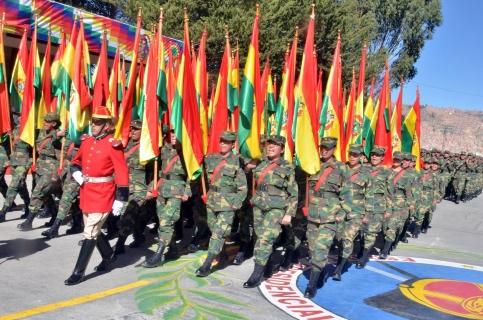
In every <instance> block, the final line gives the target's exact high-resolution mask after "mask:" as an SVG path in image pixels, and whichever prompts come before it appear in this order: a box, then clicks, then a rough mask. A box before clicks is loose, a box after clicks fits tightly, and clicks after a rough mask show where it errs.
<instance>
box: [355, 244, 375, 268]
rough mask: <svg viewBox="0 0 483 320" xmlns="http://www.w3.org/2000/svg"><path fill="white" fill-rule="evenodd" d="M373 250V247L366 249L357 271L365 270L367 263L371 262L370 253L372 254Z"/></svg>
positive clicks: (357, 265)
mask: <svg viewBox="0 0 483 320" xmlns="http://www.w3.org/2000/svg"><path fill="white" fill-rule="evenodd" d="M371 250H372V247H370V248H367V249H366V248H364V253H363V254H362V257H361V258H360V259H359V260H358V261H357V263H356V268H357V269H364V267H365V266H366V264H367V262H368V261H369V253H370V252H371Z"/></svg>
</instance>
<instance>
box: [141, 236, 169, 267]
mask: <svg viewBox="0 0 483 320" xmlns="http://www.w3.org/2000/svg"><path fill="white" fill-rule="evenodd" d="M165 248H166V245H165V244H164V242H163V241H159V243H158V249H157V250H156V252H155V253H154V254H153V255H152V256H150V257H149V258H147V259H146V261H144V262H143V267H145V268H155V267H158V266H160V265H161V264H162V263H163V254H164V249H165Z"/></svg>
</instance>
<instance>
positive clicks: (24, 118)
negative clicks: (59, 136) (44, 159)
mask: <svg viewBox="0 0 483 320" xmlns="http://www.w3.org/2000/svg"><path fill="white" fill-rule="evenodd" d="M26 71H27V74H26V76H27V78H26V80H25V90H24V96H23V100H22V112H21V121H20V139H21V140H22V141H24V142H25V143H27V144H29V145H30V146H32V147H33V146H34V145H35V120H36V117H35V109H36V105H35V102H36V98H37V97H38V95H39V94H40V90H41V81H40V57H39V52H38V50H37V20H36V21H35V26H34V33H33V35H32V40H31V42H30V54H29V59H28V64H27V69H26Z"/></svg>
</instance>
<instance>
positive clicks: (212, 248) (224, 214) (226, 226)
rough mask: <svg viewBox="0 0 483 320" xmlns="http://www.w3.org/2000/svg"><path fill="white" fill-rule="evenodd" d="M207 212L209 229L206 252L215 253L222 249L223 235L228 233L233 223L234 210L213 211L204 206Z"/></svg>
mask: <svg viewBox="0 0 483 320" xmlns="http://www.w3.org/2000/svg"><path fill="white" fill-rule="evenodd" d="M206 211H207V214H208V226H209V227H210V230H211V238H210V245H209V247H208V254H213V255H217V254H218V253H220V252H221V250H222V249H223V244H224V243H225V237H226V236H227V235H229V234H230V230H231V225H232V223H233V217H234V215H235V212H234V211H218V212H214V211H212V210H211V209H210V208H206Z"/></svg>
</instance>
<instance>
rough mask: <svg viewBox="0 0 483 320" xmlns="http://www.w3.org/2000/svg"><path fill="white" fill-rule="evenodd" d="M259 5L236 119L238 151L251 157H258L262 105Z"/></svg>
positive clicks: (259, 154) (259, 152)
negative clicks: (238, 114)
mask: <svg viewBox="0 0 483 320" xmlns="http://www.w3.org/2000/svg"><path fill="white" fill-rule="evenodd" d="M259 18H260V15H259V6H258V5H257V11H256V15H255V20H254V21H253V30H252V38H251V42H250V47H249V48H248V55H247V60H246V63H245V69H244V72H243V79H242V84H241V93H240V116H239V119H238V141H239V146H240V153H241V154H242V155H243V156H245V157H248V158H251V159H260V158H261V157H262V151H261V149H260V123H259V114H260V110H261V109H262V107H263V97H262V96H261V92H260V90H261V88H260V60H259V52H258V23H259Z"/></svg>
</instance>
